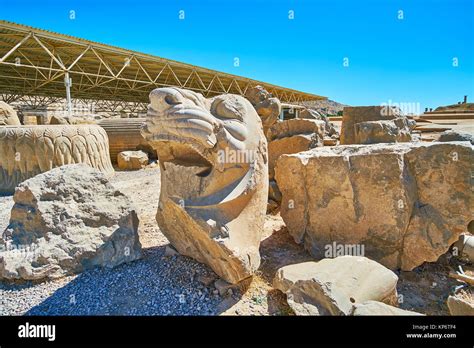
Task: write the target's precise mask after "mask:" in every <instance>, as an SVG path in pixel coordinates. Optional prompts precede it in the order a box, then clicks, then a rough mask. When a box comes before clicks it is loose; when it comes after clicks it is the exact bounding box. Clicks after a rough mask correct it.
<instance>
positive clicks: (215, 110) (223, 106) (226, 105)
mask: <svg viewBox="0 0 474 348" xmlns="http://www.w3.org/2000/svg"><path fill="white" fill-rule="evenodd" d="M211 113H212V114H213V115H214V116H215V117H217V118H220V119H234V120H239V121H243V120H244V115H245V104H244V103H243V102H242V101H241V100H239V98H237V97H236V96H233V95H229V94H227V95H225V94H224V95H220V96H218V97H216V98H214V100H213V101H212V105H211Z"/></svg>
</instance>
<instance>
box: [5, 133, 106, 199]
mask: <svg viewBox="0 0 474 348" xmlns="http://www.w3.org/2000/svg"><path fill="white" fill-rule="evenodd" d="M75 163H85V164H88V165H90V166H91V167H93V168H96V169H98V170H100V171H101V172H103V173H105V174H106V175H112V174H113V173H114V169H113V167H112V164H111V163H110V159H109V141H108V138H107V134H106V133H105V131H104V130H103V129H102V128H101V127H99V126H95V125H80V126H71V125H53V126H52V125H48V126H5V127H0V194H11V193H13V192H14V191H15V187H16V186H17V185H18V184H19V183H20V182H22V181H24V180H26V179H29V178H31V177H33V176H35V175H37V174H40V173H43V172H46V171H48V170H51V169H52V168H55V167H60V166H62V165H65V164H75Z"/></svg>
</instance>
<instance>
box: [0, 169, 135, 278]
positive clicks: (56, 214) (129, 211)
mask: <svg viewBox="0 0 474 348" xmlns="http://www.w3.org/2000/svg"><path fill="white" fill-rule="evenodd" d="M13 200H14V201H15V205H14V206H13V208H12V212H11V218H10V224H9V225H8V227H7V229H6V230H5V231H4V232H3V234H2V236H1V238H0V250H2V252H1V253H0V278H4V279H8V280H46V279H53V278H58V277H62V276H65V275H71V274H75V273H79V272H82V271H84V270H87V269H91V268H93V267H99V266H100V267H115V266H117V265H119V264H121V263H124V262H129V261H133V260H135V259H137V258H139V257H140V255H141V245H140V242H139V239H138V218H137V214H136V211H135V210H134V209H133V207H132V204H131V201H130V200H129V199H128V198H127V197H126V196H125V195H123V194H122V193H121V192H119V191H117V190H115V188H114V187H113V186H112V185H111V184H110V183H109V182H108V180H107V178H106V177H105V176H104V174H103V173H101V172H99V171H97V170H96V169H94V168H91V167H90V166H88V165H85V164H72V165H65V166H62V167H59V168H54V169H52V170H50V171H48V172H46V173H42V174H39V175H37V176H35V177H34V178H31V179H28V180H26V181H24V182H22V183H21V184H20V185H19V186H18V188H17V189H16V191H15V195H14V196H13Z"/></svg>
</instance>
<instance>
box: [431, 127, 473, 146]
mask: <svg viewBox="0 0 474 348" xmlns="http://www.w3.org/2000/svg"><path fill="white" fill-rule="evenodd" d="M438 141H441V142H446V141H469V142H470V143H471V145H474V135H472V134H470V133H467V132H461V131H454V130H447V131H445V132H443V133H441V134H440V135H439V138H438Z"/></svg>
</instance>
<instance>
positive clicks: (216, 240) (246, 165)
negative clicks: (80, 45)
mask: <svg viewBox="0 0 474 348" xmlns="http://www.w3.org/2000/svg"><path fill="white" fill-rule="evenodd" d="M150 102H151V103H150V106H149V109H148V118H147V124H146V127H144V129H143V134H144V135H145V137H146V139H147V140H148V141H149V142H150V144H151V145H152V146H153V147H154V148H155V149H156V150H157V152H158V157H159V162H160V166H161V168H162V172H161V192H160V202H159V207H158V212H157V216H156V218H157V221H158V224H159V226H160V228H161V230H162V232H163V234H165V235H166V237H167V238H168V239H169V241H170V242H171V244H172V245H173V246H174V247H175V248H176V249H177V250H178V251H179V252H180V253H181V254H184V255H187V256H190V257H193V258H195V259H196V260H198V261H200V262H203V263H206V264H208V265H209V266H210V267H211V268H212V269H213V270H214V271H215V272H216V273H217V274H218V275H219V276H221V277H222V278H224V279H225V280H226V281H228V282H231V283H237V282H240V281H242V280H244V279H246V278H248V277H250V276H251V275H252V274H253V272H254V271H255V270H256V269H257V268H258V267H259V264H260V254H259V244H260V237H261V234H262V231H263V223H264V218H265V211H266V205H267V195H268V163H267V162H268V161H267V142H266V138H265V136H264V134H263V129H262V122H261V120H260V118H259V116H258V115H257V113H256V111H255V109H254V108H253V107H252V105H251V104H250V102H248V101H247V100H246V99H245V98H243V97H240V96H237V95H232V94H225V95H220V96H217V97H215V98H212V99H206V98H204V97H203V96H202V95H201V94H198V93H195V92H192V91H188V90H183V89H179V88H158V89H155V90H153V91H152V92H151V94H150Z"/></svg>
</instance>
